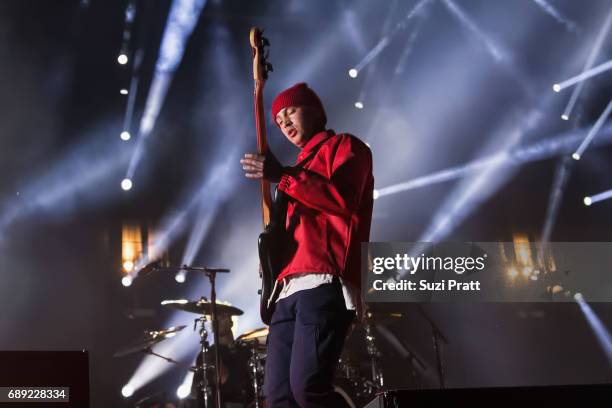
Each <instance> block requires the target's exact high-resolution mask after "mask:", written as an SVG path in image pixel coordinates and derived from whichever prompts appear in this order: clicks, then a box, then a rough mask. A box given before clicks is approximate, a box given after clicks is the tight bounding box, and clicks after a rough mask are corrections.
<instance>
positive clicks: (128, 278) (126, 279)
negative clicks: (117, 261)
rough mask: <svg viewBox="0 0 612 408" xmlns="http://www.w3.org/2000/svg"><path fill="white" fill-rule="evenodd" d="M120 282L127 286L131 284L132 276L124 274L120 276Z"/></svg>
mask: <svg viewBox="0 0 612 408" xmlns="http://www.w3.org/2000/svg"><path fill="white" fill-rule="evenodd" d="M121 284H122V285H123V286H125V287H126V288H127V287H129V286H130V285H131V284H132V277H131V276H130V275H126V276H124V277H123V278H121Z"/></svg>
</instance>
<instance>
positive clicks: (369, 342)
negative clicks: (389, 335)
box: [365, 323, 385, 390]
mask: <svg viewBox="0 0 612 408" xmlns="http://www.w3.org/2000/svg"><path fill="white" fill-rule="evenodd" d="M365 342H366V350H367V352H368V356H369V357H370V363H371V366H372V381H373V382H374V384H375V385H376V388H377V389H378V390H382V389H383V388H384V385H385V381H384V377H383V373H382V370H381V369H380V366H379V364H378V360H379V357H380V351H379V350H378V347H376V337H375V335H374V328H373V326H372V324H370V323H368V324H366V325H365Z"/></svg>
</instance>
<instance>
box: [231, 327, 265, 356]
mask: <svg viewBox="0 0 612 408" xmlns="http://www.w3.org/2000/svg"><path fill="white" fill-rule="evenodd" d="M267 338H268V328H267V327H260V328H259V329H255V330H249V331H247V332H244V333H242V334H241V335H240V336H238V338H236V343H238V344H244V345H247V346H248V347H252V348H254V349H255V350H256V351H257V352H259V353H265V351H266V349H267V347H266V340H267ZM260 356H261V354H260Z"/></svg>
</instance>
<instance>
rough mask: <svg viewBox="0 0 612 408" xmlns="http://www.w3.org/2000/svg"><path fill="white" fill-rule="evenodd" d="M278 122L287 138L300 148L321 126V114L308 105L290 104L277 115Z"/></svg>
mask: <svg viewBox="0 0 612 408" xmlns="http://www.w3.org/2000/svg"><path fill="white" fill-rule="evenodd" d="M276 124H277V125H278V126H279V127H280V129H281V131H282V132H283V134H284V135H285V137H286V138H287V139H289V141H290V142H291V143H293V144H294V145H296V146H297V147H299V148H302V147H304V145H306V143H307V142H308V140H310V138H311V137H312V136H314V135H315V134H316V133H317V132H318V131H320V130H323V129H322V126H321V114H320V113H319V111H318V110H317V109H314V108H310V107H307V106H288V107H286V108H283V109H282V110H281V111H280V112H278V114H277V115H276Z"/></svg>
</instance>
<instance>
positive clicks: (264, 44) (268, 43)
mask: <svg viewBox="0 0 612 408" xmlns="http://www.w3.org/2000/svg"><path fill="white" fill-rule="evenodd" d="M261 42H262V43H263V46H264V47H267V46H269V45H270V41H268V39H267V38H266V37H261Z"/></svg>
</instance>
